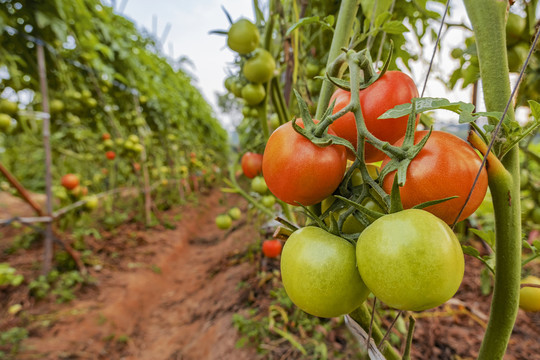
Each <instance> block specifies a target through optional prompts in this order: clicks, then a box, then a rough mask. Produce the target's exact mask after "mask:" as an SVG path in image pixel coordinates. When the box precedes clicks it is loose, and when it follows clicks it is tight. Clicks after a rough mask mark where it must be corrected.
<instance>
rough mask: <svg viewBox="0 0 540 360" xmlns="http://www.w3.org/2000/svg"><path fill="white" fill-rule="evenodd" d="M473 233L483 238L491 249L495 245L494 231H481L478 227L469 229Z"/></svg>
mask: <svg viewBox="0 0 540 360" xmlns="http://www.w3.org/2000/svg"><path fill="white" fill-rule="evenodd" d="M469 230H470V231H471V232H472V233H473V234H474V235H476V236H478V237H479V238H480V239H482V240H484V241H485V242H486V243H487V244H488V245H489V246H490V247H491V248H492V249H493V248H494V246H495V232H494V231H492V230H489V231H483V230H478V229H473V228H471V229H469Z"/></svg>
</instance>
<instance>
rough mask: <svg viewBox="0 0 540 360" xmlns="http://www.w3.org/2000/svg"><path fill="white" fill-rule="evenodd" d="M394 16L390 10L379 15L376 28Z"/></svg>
mask: <svg viewBox="0 0 540 360" xmlns="http://www.w3.org/2000/svg"><path fill="white" fill-rule="evenodd" d="M391 18H392V14H391V13H390V12H389V11H385V12H383V13H381V14H379V15H378V16H377V18H376V19H375V24H374V25H375V28H380V27H381V26H382V25H383V24H384V23H385V22H386V21H387V20H388V19H391Z"/></svg>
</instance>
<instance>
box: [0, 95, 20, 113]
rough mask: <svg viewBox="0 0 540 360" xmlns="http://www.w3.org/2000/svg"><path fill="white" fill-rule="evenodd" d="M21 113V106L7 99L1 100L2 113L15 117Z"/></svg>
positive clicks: (0, 108) (0, 110) (0, 109)
mask: <svg viewBox="0 0 540 360" xmlns="http://www.w3.org/2000/svg"><path fill="white" fill-rule="evenodd" d="M17 111H19V105H17V103H15V102H12V101H9V100H7V99H0V112H1V113H6V114H8V115H15V114H16V113H17Z"/></svg>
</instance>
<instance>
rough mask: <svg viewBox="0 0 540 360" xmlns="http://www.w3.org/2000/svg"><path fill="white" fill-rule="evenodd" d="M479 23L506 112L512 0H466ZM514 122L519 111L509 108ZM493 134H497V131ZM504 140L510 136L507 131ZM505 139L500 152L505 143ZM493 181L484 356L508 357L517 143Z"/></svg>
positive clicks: (515, 285)
mask: <svg viewBox="0 0 540 360" xmlns="http://www.w3.org/2000/svg"><path fill="white" fill-rule="evenodd" d="M464 4H465V7H466V10H467V14H468V16H469V19H470V21H471V24H472V25H473V29H474V33H475V38H476V42H477V43H476V46H477V51H478V60H479V64H480V74H481V78H482V82H483V90H484V100H485V104H486V110H487V111H503V110H504V109H505V107H507V103H508V101H509V99H510V96H511V93H510V79H509V77H508V62H507V56H506V39H505V25H506V12H507V6H508V3H507V2H506V1H499V0H484V1H475V0H465V1H464ZM507 116H508V121H510V122H514V121H515V118H514V109H513V107H511V106H510V107H508V113H507ZM493 136H496V134H494V135H493ZM501 138H506V136H505V134H502V136H501ZM503 145H504V143H502V142H499V143H498V144H497V145H496V149H495V153H498V149H500V147H501V146H503ZM487 156H488V159H487V160H488V182H489V188H490V190H491V194H492V198H493V205H494V210H495V244H496V245H495V248H496V253H495V264H496V265H495V268H496V272H495V285H494V291H493V298H492V302H491V311H490V318H489V322H488V326H487V329H486V333H485V336H484V339H483V341H482V346H481V348H480V352H479V355H478V359H482V360H484V359H486V360H487V359H489V360H497V359H502V358H503V356H504V354H505V352H506V348H507V346H508V342H509V339H510V336H511V334H512V329H513V327H514V323H515V320H516V316H517V311H518V305H519V286H520V285H519V284H520V276H521V210H520V187H519V149H518V147H517V145H514V146H513V147H512V148H511V150H510V151H509V152H508V153H507V154H506V155H505V156H504V158H502V161H501V162H500V163H501V164H502V165H503V166H504V169H505V170H506V171H501V170H502V169H501V166H499V165H498V161H493V164H491V162H490V156H491V155H490V154H488V155H487Z"/></svg>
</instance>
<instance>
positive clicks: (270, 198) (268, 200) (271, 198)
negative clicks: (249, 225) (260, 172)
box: [261, 195, 276, 208]
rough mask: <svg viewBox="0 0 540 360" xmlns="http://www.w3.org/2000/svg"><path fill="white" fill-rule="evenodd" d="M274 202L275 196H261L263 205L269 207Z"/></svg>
mask: <svg viewBox="0 0 540 360" xmlns="http://www.w3.org/2000/svg"><path fill="white" fill-rule="evenodd" d="M275 203H276V198H275V197H274V196H273V195H265V196H263V197H262V198H261V204H262V205H263V206H264V207H267V208H271V207H272V206H274V204H275Z"/></svg>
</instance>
